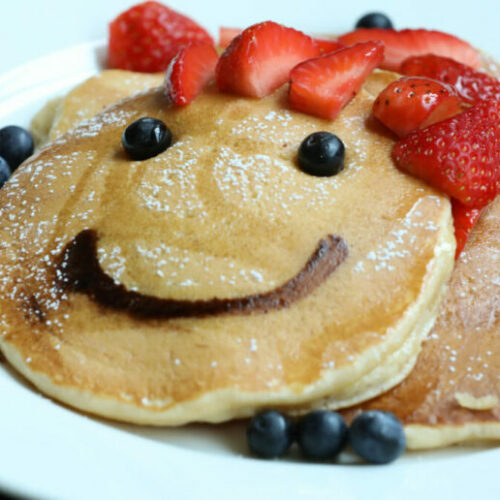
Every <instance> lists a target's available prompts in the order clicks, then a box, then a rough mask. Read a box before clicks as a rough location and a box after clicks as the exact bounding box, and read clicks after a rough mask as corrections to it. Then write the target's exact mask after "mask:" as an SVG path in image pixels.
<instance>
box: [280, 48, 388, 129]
mask: <svg viewBox="0 0 500 500" xmlns="http://www.w3.org/2000/svg"><path fill="white" fill-rule="evenodd" d="M383 57H384V47H383V45H382V44H381V43H380V42H367V43H359V44H357V45H354V46H353V47H347V48H346V49H341V50H338V51H337V52H332V53H330V54H325V55H324V56H321V57H317V58H315V59H310V60H308V61H305V62H303V63H301V64H299V65H298V66H296V67H295V68H293V70H292V72H291V73H290V89H289V93H288V98H289V102H290V106H291V107H292V108H293V109H296V110H298V111H302V112H303V113H308V114H310V115H315V116H319V117H320V118H325V119H327V120H333V119H334V118H335V117H336V116H337V115H338V113H339V112H340V110H341V109H342V108H343V107H344V106H345V105H346V104H347V103H348V102H349V101H350V100H351V99H352V98H353V97H354V96H355V95H356V93H357V92H358V91H359V89H360V88H361V86H362V85H363V82H364V81H365V80H366V78H367V77H368V75H369V74H370V73H371V72H372V71H373V70H374V69H375V67H376V66H377V65H378V64H379V63H380V61H381V60H382V59H383Z"/></svg>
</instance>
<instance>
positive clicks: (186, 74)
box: [165, 42, 219, 106]
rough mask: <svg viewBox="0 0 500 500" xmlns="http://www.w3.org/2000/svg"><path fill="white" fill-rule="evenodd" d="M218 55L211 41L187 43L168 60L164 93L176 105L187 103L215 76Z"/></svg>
mask: <svg viewBox="0 0 500 500" xmlns="http://www.w3.org/2000/svg"><path fill="white" fill-rule="evenodd" d="M218 59H219V56H218V54H217V51H216V50H215V48H214V46H213V45H212V44H211V43H206V42H195V43H191V44H189V45H187V46H186V47H184V48H183V49H181V50H180V52H179V53H178V54H177V55H176V56H175V57H174V58H173V59H172V60H171V61H170V64H169V66H168V68H167V72H166V75H165V93H166V95H167V96H168V97H169V98H170V99H171V100H172V102H173V103H174V104H176V105H177V106H184V105H186V104H189V103H190V102H191V101H192V100H193V99H194V98H195V97H196V96H197V95H198V94H199V93H200V92H201V90H202V89H203V87H204V86H205V85H206V84H207V83H208V82H209V80H210V79H211V78H213V77H214V76H215V65H216V64H217V60H218Z"/></svg>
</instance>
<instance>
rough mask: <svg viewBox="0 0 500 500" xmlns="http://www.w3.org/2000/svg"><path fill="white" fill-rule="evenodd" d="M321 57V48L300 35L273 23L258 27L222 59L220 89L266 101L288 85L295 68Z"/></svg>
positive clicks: (242, 36)
mask: <svg viewBox="0 0 500 500" xmlns="http://www.w3.org/2000/svg"><path fill="white" fill-rule="evenodd" d="M318 55H320V48H319V46H318V45H317V44H316V43H315V41H314V40H313V39H312V38H311V37H310V36H307V35H306V34H304V33H302V32H301V31H297V30H294V29H293V28H288V27H286V26H282V25H281V24H277V23H275V22H272V21H266V22H263V23H259V24H255V25H253V26H250V27H249V28H247V29H246V30H244V31H242V32H241V33H240V34H239V35H238V36H237V37H236V38H234V39H233V41H232V42H231V43H230V44H229V46H228V47H227V49H226V50H225V51H224V52H223V53H222V55H221V56H220V59H219V62H218V64H217V68H216V70H215V73H216V80H217V85H218V87H219V89H220V90H222V91H223V92H230V93H234V94H238V95H242V96H248V97H264V96H266V95H268V94H270V93H271V92H273V90H275V89H277V88H278V87H280V86H281V85H283V84H284V83H285V82H287V81H288V78H289V75H290V70H291V69H292V68H293V67H294V66H295V65H296V64H298V63H299V62H301V61H303V60H305V59H310V58H311V57H316V56H318Z"/></svg>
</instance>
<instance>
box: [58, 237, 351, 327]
mask: <svg viewBox="0 0 500 500" xmlns="http://www.w3.org/2000/svg"><path fill="white" fill-rule="evenodd" d="M97 240H98V237H97V233H96V231H94V230H92V229H86V230H84V231H81V232H80V233H79V234H78V235H77V236H75V238H73V240H72V241H70V242H69V243H68V245H67V246H66V248H65V249H64V251H63V252H62V254H61V260H60V264H59V273H58V274H59V277H60V282H61V284H62V286H63V287H64V288H65V289H68V290H71V291H74V292H81V293H85V294H87V295H88V296H89V297H90V298H92V299H93V300H95V301H96V302H98V303H99V304H102V305H105V306H108V307H110V308H112V309H115V310H119V311H127V312H129V313H131V314H133V315H136V316H141V317H148V318H160V319H170V318H182V317H184V318H190V317H200V316H212V315H219V314H250V313H265V312H267V311H270V310H273V309H284V308H286V307H288V306H290V305H291V304H292V303H293V302H295V301H297V300H299V299H302V298H304V297H306V296H307V295H309V294H310V293H311V292H312V291H313V290H314V289H315V288H317V287H318V286H319V285H321V283H323V281H325V280H326V279H327V278H328V276H330V274H332V273H333V272H334V271H335V269H337V267H338V266H339V265H340V264H342V262H343V261H344V260H345V259H346V257H347V255H348V247H347V244H346V242H345V241H344V240H343V239H342V238H341V237H340V236H333V235H327V236H326V237H325V238H323V239H321V240H320V241H319V242H318V246H317V247H316V249H315V250H314V252H313V253H312V254H311V256H310V257H309V259H308V260H307V262H306V263H305V265H304V267H303V268H302V269H301V270H300V271H299V272H298V273H297V274H296V275H295V276H294V277H293V278H291V279H290V280H288V281H287V282H286V283H284V284H283V285H281V286H279V287H278V288H275V289H274V290H271V291H269V292H265V293H258V294H255V295H245V296H243V297H236V298H228V299H219V298H212V299H207V300H176V299H161V298H158V297H154V296H151V295H144V294H142V293H139V292H134V291H131V290H127V289H126V288H125V287H124V286H123V285H120V284H116V283H115V281H114V280H113V278H111V277H110V276H108V275H107V274H106V273H105V272H104V271H103V269H102V267H101V265H100V264H99V260H98V258H97Z"/></svg>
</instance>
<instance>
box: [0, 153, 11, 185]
mask: <svg viewBox="0 0 500 500" xmlns="http://www.w3.org/2000/svg"><path fill="white" fill-rule="evenodd" d="M10 174H11V171H10V168H9V164H8V163H7V162H6V161H5V160H4V159H3V158H2V157H1V156H0V189H1V188H2V186H3V185H4V184H5V183H6V182H7V181H8V180H9V177H10Z"/></svg>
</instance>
